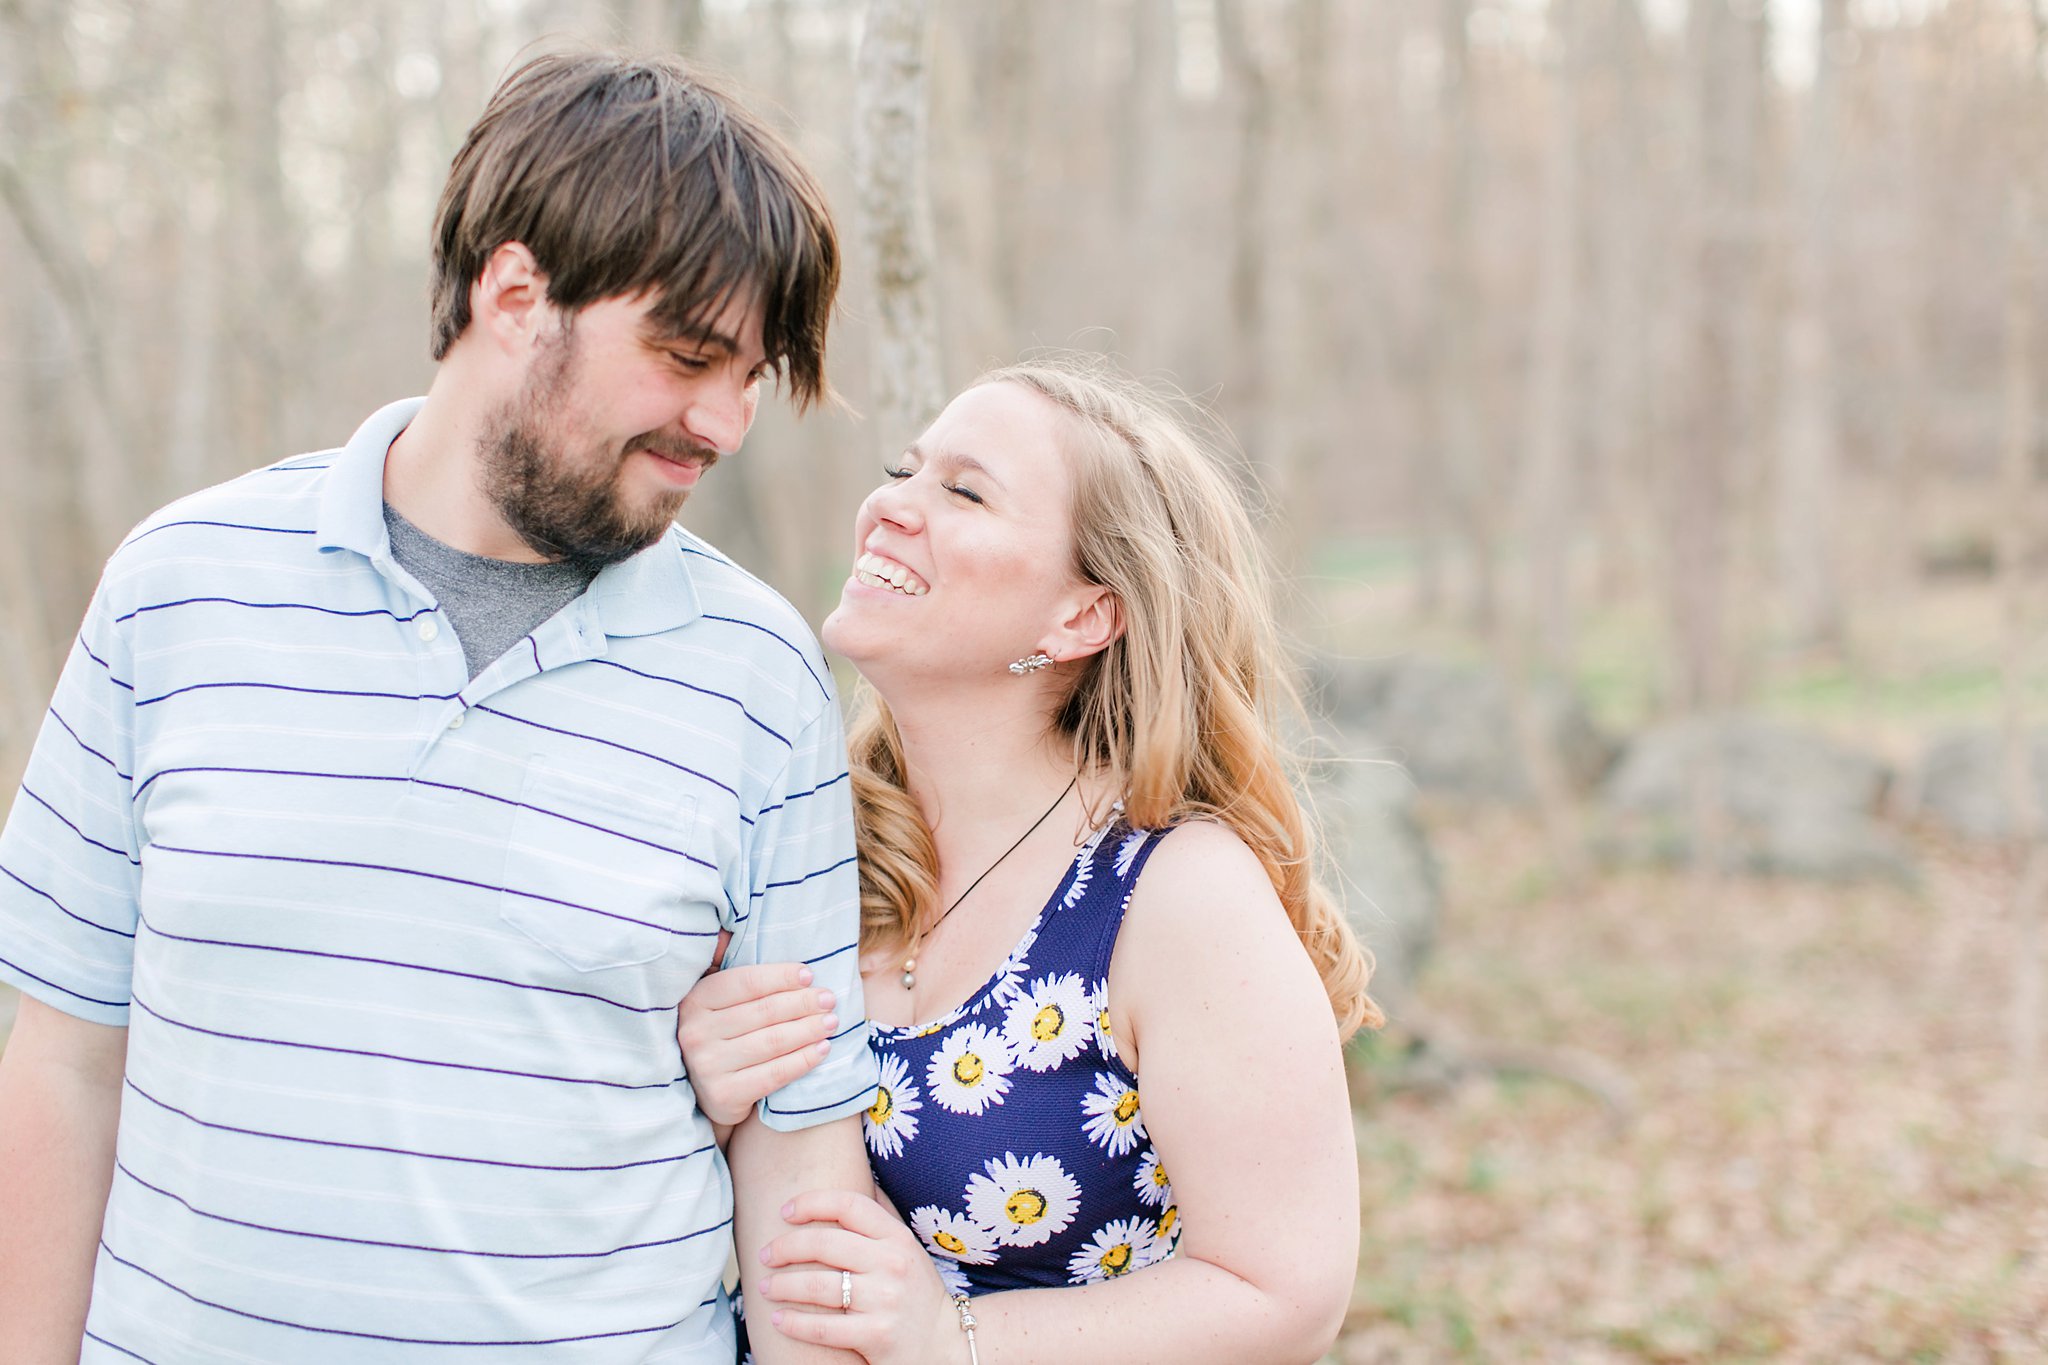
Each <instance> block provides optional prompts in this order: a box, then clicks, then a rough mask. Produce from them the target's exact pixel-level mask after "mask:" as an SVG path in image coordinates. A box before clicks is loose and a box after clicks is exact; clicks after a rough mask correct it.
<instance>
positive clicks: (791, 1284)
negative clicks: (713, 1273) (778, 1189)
mask: <svg viewBox="0 0 2048 1365" xmlns="http://www.w3.org/2000/svg"><path fill="white" fill-rule="evenodd" d="M782 1217H783V1219H784V1221H786V1222H789V1223H793V1224H795V1225H796V1227H795V1229H794V1230H793V1231H790V1232H785V1233H783V1234H782V1235H781V1236H780V1237H777V1238H776V1239H775V1240H774V1241H772V1242H770V1243H769V1244H768V1245H767V1246H765V1247H763V1248H761V1263H762V1264H763V1265H766V1266H770V1267H775V1266H785V1265H803V1266H804V1268H803V1269H800V1270H786V1271H777V1273H775V1274H773V1275H770V1276H769V1277H768V1278H767V1280H766V1281H765V1282H764V1283H763V1284H762V1286H761V1293H762V1295H763V1296H764V1297H766V1298H768V1299H770V1300H772V1301H774V1302H775V1303H777V1304H786V1305H790V1306H789V1307H787V1308H779V1309H777V1311H776V1312H775V1313H774V1314H773V1315H772V1317H771V1319H770V1321H771V1323H772V1325H773V1327H774V1329H775V1330H776V1331H779V1332H781V1333H782V1334H783V1335H784V1336H787V1337H791V1338H793V1339H795V1340H797V1341H804V1342H809V1343H811V1344H813V1345H817V1346H836V1347H839V1348H841V1349H845V1350H852V1351H858V1352H860V1354H861V1355H862V1356H864V1357H866V1358H867V1361H868V1365H930V1362H932V1361H944V1360H950V1359H952V1358H953V1353H954V1352H955V1351H957V1352H958V1353H959V1355H960V1358H961V1359H963V1360H964V1359H965V1358H966V1346H965V1345H964V1344H958V1343H956V1342H954V1341H953V1340H952V1338H956V1337H958V1336H959V1335H960V1315H959V1312H958V1310H956V1309H955V1308H954V1307H953V1296H952V1294H951V1293H950V1292H949V1291H948V1290H947V1289H946V1286H945V1284H944V1282H942V1281H941V1280H940V1279H939V1272H938V1270H937V1269H936V1268H934V1267H933V1265H932V1262H931V1257H930V1256H928V1255H927V1254H926V1253H925V1249H924V1248H923V1247H922V1246H920V1245H919V1244H918V1241H917V1236H916V1234H915V1233H913V1232H911V1230H910V1229H909V1228H907V1227H905V1226H904V1225H903V1220H901V1219H900V1218H898V1217H896V1215H895V1214H893V1213H891V1212H890V1211H889V1210H888V1209H886V1208H883V1207H882V1206H881V1205H880V1204H879V1203H877V1202H876V1201H874V1200H873V1199H869V1198H866V1197H864V1196H862V1195H857V1194H848V1193H846V1192H845V1191H842V1190H814V1191H812V1192H810V1193H808V1194H801V1195H798V1196H797V1197H796V1198H795V1199H792V1200H790V1201H789V1203H787V1204H785V1205H783V1208H782ZM819 1266H823V1267H825V1268H824V1269H822V1270H821V1269H818V1268H817V1267H819ZM842 1272H845V1275H850V1276H851V1278H850V1279H848V1278H845V1276H844V1275H842ZM842 1289H850V1290H851V1291H852V1292H851V1298H852V1304H851V1306H850V1307H848V1308H846V1309H845V1311H841V1307H840V1305H841V1291H842ZM755 1330H759V1329H758V1328H756V1329H755Z"/></svg>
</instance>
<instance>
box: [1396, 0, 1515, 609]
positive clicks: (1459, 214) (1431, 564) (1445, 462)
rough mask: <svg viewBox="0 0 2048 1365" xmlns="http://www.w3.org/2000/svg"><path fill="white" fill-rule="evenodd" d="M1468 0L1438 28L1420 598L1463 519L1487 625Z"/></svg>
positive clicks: (1438, 600)
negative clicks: (1437, 151) (1438, 149)
mask: <svg viewBox="0 0 2048 1365" xmlns="http://www.w3.org/2000/svg"><path fill="white" fill-rule="evenodd" d="M1470 14H1471V3H1470V0H1438V5H1437V31H1438V36H1439V39H1440V41H1441V44H1442V53H1443V67H1442V72H1441V75H1440V77H1439V81H1440V85H1439V90H1438V104H1437V109H1438V126H1439V134H1440V136H1441V138H1442V143H1441V146H1442V154H1441V157H1440V163H1441V164H1440V170H1439V174H1440V176H1441V179H1440V181H1439V188H1438V195H1437V205H1436V224H1435V233H1434V237H1435V240H1434V242H1433V244H1432V250H1431V263H1430V276H1431V279H1432V282H1433V284H1434V288H1433V289H1432V290H1431V307H1430V321H1429V323H1428V338H1429V339H1428V341H1427V342H1426V344H1425V349H1426V351H1427V353H1428V355H1429V357H1430V367H1431V379H1430V404H1429V412H1430V418H1429V423H1428V426H1429V434H1430V439H1429V440H1426V441H1424V442H1423V443H1422V446H1421V448H1420V449H1419V450H1418V452H1417V454H1418V457H1419V458H1420V459H1421V461H1422V464H1421V466H1420V467H1419V468H1418V470H1417V478H1416V487H1417V492H1418V494H1419V500H1420V502H1421V504H1422V515H1421V517H1420V518H1419V520H1420V521H1421V524H1422V535H1423V539H1424V543H1423V546H1422V550H1421V564H1420V566H1419V567H1420V570H1421V574H1420V578H1419V581H1418V591H1419V593H1420V600H1419V602H1418V606H1419V607H1420V608H1421V609H1422V611H1423V613H1424V614H1425V615H1433V614H1435V612H1436V611H1437V610H1438V609H1439V608H1440V607H1441V605H1442V602H1443V582H1442V573H1443V567H1442V563H1441V558H1440V556H1441V554H1442V546H1443V541H1444V540H1445V539H1446V538H1447V537H1446V534H1445V533H1446V532H1448V531H1450V530H1451V528H1452V527H1455V528H1456V529H1457V531H1459V532H1461V533H1462V535H1463V538H1464V540H1465V545H1466V549H1467V550H1468V551H1469V552H1470V555H1471V560H1472V576H1473V589H1472V594H1473V601H1472V615H1473V617H1474V619H1475V621H1476V622H1477V623H1478V624H1480V626H1481V627H1482V628H1486V627H1488V624H1489V623H1490V622H1491V621H1492V620H1493V616H1494V612H1495V610H1496V587H1497V584H1496V579H1495V565H1494V545H1493V537H1492V533H1491V530H1490V528H1489V526H1488V524H1487V514H1488V509H1489V505H1490V501H1491V499H1490V498H1489V496H1488V490H1487V487H1486V478H1485V475H1484V469H1483V466H1484V464H1485V462H1486V461H1485V450H1484V443H1483V442H1484V426H1483V423H1482V421H1481V410H1482V403H1483V396H1482V395H1481V393H1480V392H1479V389H1478V376H1477V366H1476V365H1475V364H1474V363H1473V356H1472V347H1473V336H1472V332H1473V328H1474V325H1475V323H1476V320H1477V319H1476V317H1475V314H1476V312H1477V310H1478V306H1479V305H1478V298H1477V293H1478V291H1477V288H1476V286H1475V283H1474V281H1473V278H1472V271H1473V259H1472V257H1473V250H1474V247H1473V235H1474V234H1473V203H1472V200H1473V192H1474V182H1475V180H1476V178H1477V175H1478V164H1479V138H1478V130H1477V128H1476V127H1475V126H1474V118H1473V110H1472V92H1471V68H1470V63H1469V62H1468V60H1467V57H1468V51H1467V45H1466V21H1467V19H1468V18H1469V17H1470Z"/></svg>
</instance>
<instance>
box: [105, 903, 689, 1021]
mask: <svg viewBox="0 0 2048 1365" xmlns="http://www.w3.org/2000/svg"><path fill="white" fill-rule="evenodd" d="M141 923H142V926H143V927H144V928H145V929H148V930H149V932H150V933H152V934H154V935H155V936H156V937H158V938H167V939H170V940H171V941H172V942H174V943H193V944H197V945H199V946H200V947H203V948H246V949H248V950H249V951H250V952H254V953H285V954H288V955H290V956H293V957H318V958H326V959H328V960H330V961H334V962H359V963H362V964H364V965H365V966H371V967H396V968H399V969H401V970H403V971H412V972H426V973H429V974H431V975H433V976H453V977H460V978H462V979H463V980H465V981H481V982H483V983H485V984H486V985H492V986H510V987H512V988H513V989H514V990H521V991H540V992H542V993H544V994H547V995H566V996H569V997H570V998H572V999H576V1000H590V1001H594V1002H596V1003H597V1004H600V1005H610V1006H611V1007H612V1008H613V1009H619V1010H625V1011H626V1012H627V1013H629V1014H662V1013H664V1012H667V1011H671V1010H673V1009H675V1005H674V1004H666V1005H628V1004H626V1003H625V1002H624V1001H621V1000H610V999H607V998H606V997H604V996H602V995H595V994H592V993H591V992H589V991H572V990H569V989H568V988H567V987H564V986H539V985H534V984H532V983H531V982H526V981H513V980H511V979H510V978H508V977H502V976H485V975H483V974H482V973H480V972H458V971H456V970H455V969H454V968H453V967H429V966H427V965H425V964H424V963H419V962H400V961H398V960H396V959H394V958H387V957H360V956H357V955H355V954H353V953H329V952H322V951H321V950H320V949H318V948H286V947H284V946H282V945H280V944H275V943H241V942H237V941H236V940H234V939H226V938H194V937H193V936H191V935H190V934H174V933H172V932H170V931H169V930H168V929H159V928H157V927H156V926H155V925H154V924H151V923H150V922H149V921H148V920H146V919H144V920H142V921H141Z"/></svg>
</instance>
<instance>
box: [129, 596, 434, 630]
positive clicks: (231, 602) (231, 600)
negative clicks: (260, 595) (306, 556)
mask: <svg viewBox="0 0 2048 1365" xmlns="http://www.w3.org/2000/svg"><path fill="white" fill-rule="evenodd" d="M202 605H204V606H226V607H247V608H249V609H250V610H251V611H314V612H318V613H320V614H321V615H322V616H388V617H390V618H391V619H392V620H394V621H396V622H398V623H399V624H400V625H405V624H407V623H409V622H411V621H413V620H414V619H416V618H418V617H421V616H425V615H428V614H430V613H431V612H432V611H433V610H434V608H432V607H421V608H420V609H419V610H418V611H415V612H414V613H413V614H412V615H411V616H400V615H399V614H398V613H397V612H395V611H392V610H391V609H390V608H389V607H366V608H364V609H363V610H361V611H343V610H342V609H341V608H340V607H316V606H314V605H313V604H312V603H311V602H250V601H246V600H244V599H243V598H240V597H181V598H179V599H178V600H176V601H175V602H152V603H150V604H149V605H148V606H144V607H137V608H136V609H135V610H134V611H131V612H129V613H128V614H127V615H125V616H116V617H115V618H114V624H115V625H117V626H118V625H125V624H126V623H128V622H129V621H133V620H134V619H135V618H136V617H138V616H140V615H142V614H143V613H144V612H148V611H169V610H170V609H171V608H172V607H192V606H202Z"/></svg>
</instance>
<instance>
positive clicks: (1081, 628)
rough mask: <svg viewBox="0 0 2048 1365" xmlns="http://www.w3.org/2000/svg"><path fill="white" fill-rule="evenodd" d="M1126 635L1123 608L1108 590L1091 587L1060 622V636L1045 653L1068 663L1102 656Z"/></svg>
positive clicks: (1058, 635)
mask: <svg viewBox="0 0 2048 1365" xmlns="http://www.w3.org/2000/svg"><path fill="white" fill-rule="evenodd" d="M1123 633H1124V608H1123V603H1122V601H1121V600H1119V599H1118V597H1117V595H1116V594H1115V593H1113V592H1111V591H1110V590H1109V589H1108V588H1102V587H1093V586H1091V587H1089V588H1088V589H1086V595H1085V596H1084V597H1082V598H1081V599H1080V600H1079V601H1078V602H1077V603H1076V604H1075V606H1074V608H1073V610H1072V611H1070V612H1069V613H1068V614H1067V617H1066V619H1065V620H1063V621H1061V622H1060V628H1059V631H1058V634H1057V636H1056V637H1055V638H1054V640H1053V641H1052V642H1051V643H1050V644H1049V646H1048V647H1047V649H1046V653H1048V654H1050V655H1052V656H1053V657H1054V658H1055V659H1058V660H1059V661H1060V662H1061V663H1067V662H1070V661H1072V660H1074V659H1085V658H1087V657H1088V656H1089V655H1091V654H1100V653H1101V652H1102V651H1103V650H1105V649H1107V648H1109V646H1110V645H1111V644H1112V643H1113V642H1114V641H1115V640H1116V639H1117V637H1118V636H1120V635H1122V634H1123Z"/></svg>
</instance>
